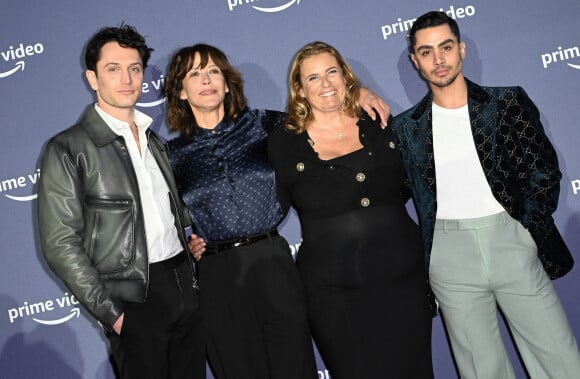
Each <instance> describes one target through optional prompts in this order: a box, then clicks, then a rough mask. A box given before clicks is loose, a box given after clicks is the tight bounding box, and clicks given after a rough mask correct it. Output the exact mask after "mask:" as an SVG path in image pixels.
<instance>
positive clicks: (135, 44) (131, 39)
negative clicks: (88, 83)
mask: <svg viewBox="0 0 580 379" xmlns="http://www.w3.org/2000/svg"><path fill="white" fill-rule="evenodd" d="M109 42H117V43H119V45H121V46H122V47H126V48H131V49H136V50H137V51H138V52H139V56H140V57H141V61H142V62H141V63H143V68H145V67H147V62H149V58H150V57H151V52H152V51H153V49H152V48H150V47H148V46H147V44H146V43H145V38H144V37H143V36H142V35H141V34H139V32H137V29H135V27H133V26H130V25H125V24H121V25H119V26H117V27H115V26H113V27H105V28H102V29H100V30H99V31H97V33H95V35H93V36H92V37H91V39H90V40H89V42H87V46H86V48H85V65H86V68H87V70H91V71H95V72H96V68H97V62H98V61H99V59H100V58H101V49H102V48H103V46H104V45H105V44H106V43H109Z"/></svg>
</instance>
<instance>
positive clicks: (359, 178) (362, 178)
mask: <svg viewBox="0 0 580 379" xmlns="http://www.w3.org/2000/svg"><path fill="white" fill-rule="evenodd" d="M366 178H367V177H366V176H365V174H363V173H362V172H359V173H358V174H356V181H357V182H359V183H362V182H364V181H365V179H366Z"/></svg>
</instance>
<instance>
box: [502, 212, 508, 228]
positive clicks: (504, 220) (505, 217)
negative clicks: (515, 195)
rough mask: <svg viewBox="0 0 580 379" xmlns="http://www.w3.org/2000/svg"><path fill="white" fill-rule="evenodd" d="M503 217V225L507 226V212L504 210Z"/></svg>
mask: <svg viewBox="0 0 580 379" xmlns="http://www.w3.org/2000/svg"><path fill="white" fill-rule="evenodd" d="M501 217H502V218H503V226H507V224H508V218H507V213H506V212H502V213H501Z"/></svg>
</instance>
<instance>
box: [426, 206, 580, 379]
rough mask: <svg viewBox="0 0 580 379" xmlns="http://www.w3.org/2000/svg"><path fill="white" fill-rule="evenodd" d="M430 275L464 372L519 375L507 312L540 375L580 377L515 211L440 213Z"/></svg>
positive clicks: (573, 348) (559, 310)
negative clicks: (445, 216) (508, 342)
mask: <svg viewBox="0 0 580 379" xmlns="http://www.w3.org/2000/svg"><path fill="white" fill-rule="evenodd" d="M429 277H430V280H431V285H432V288H433V292H434V293H435V296H436V298H437V300H438V302H439V307H440V310H441V313H442V316H443V320H444V322H445V325H446V327H447V330H448V332H449V337H450V340H451V346H452V350H453V355H454V357H455V360H456V362H457V365H458V368H459V372H460V375H461V378H469V379H471V378H477V379H504V378H506V379H509V378H515V374H514V370H513V368H512V364H511V362H510V360H509V357H508V354H507V352H506V349H505V345H504V341H503V338H502V336H501V333H500V330H499V324H498V314H497V307H498V306H499V308H500V309H501V310H502V311H503V313H504V316H505V318H506V319H507V323H508V326H509V328H510V330H511V332H512V334H513V336H514V339H515V342H516V345H517V347H518V349H519V352H520V354H521V356H522V358H523V361H524V364H525V366H526V369H527V370H528V373H529V374H530V376H531V378H532V379H540V378H551V379H566V378H569V379H573V378H575V379H578V378H580V354H579V352H578V347H577V343H576V339H575V337H574V334H573V332H572V330H571V328H570V325H569V322H568V319H567V317H566V314H565V312H564V309H563V307H562V305H561V303H560V300H559V298H558V295H557V294H556V292H555V290H554V287H553V286H552V283H551V281H550V279H549V278H548V276H547V275H546V273H545V272H544V269H543V267H542V264H541V262H540V260H539V259H538V257H537V249H536V245H535V243H534V241H533V239H532V237H531V236H530V234H529V232H528V231H527V230H526V229H525V228H524V227H523V226H522V225H521V224H520V223H519V222H517V221H515V220H514V219H512V218H511V217H510V216H509V215H508V214H507V213H499V214H496V215H492V216H486V217H482V218H477V219H464V220H437V222H436V223H435V233H434V239H433V248H432V252H431V261H430V269H429Z"/></svg>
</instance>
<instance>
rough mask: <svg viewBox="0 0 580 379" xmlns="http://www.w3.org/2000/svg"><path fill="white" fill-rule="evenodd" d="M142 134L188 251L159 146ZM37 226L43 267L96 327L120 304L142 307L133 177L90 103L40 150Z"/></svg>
mask: <svg viewBox="0 0 580 379" xmlns="http://www.w3.org/2000/svg"><path fill="white" fill-rule="evenodd" d="M147 133H148V147H149V149H150V150H151V152H152V153H153V155H154V156H155V159H156V160H157V163H158V164H159V168H160V169H161V172H162V173H163V175H164V177H165V180H166V181H167V185H168V187H169V190H170V192H169V197H170V202H171V208H172V212H173V214H174V216H175V227H176V228H177V231H178V235H179V238H180V240H181V242H182V244H183V247H184V251H188V250H187V249H186V240H185V235H184V227H186V226H189V225H190V224H191V221H190V218H189V215H188V214H187V210H186V208H185V207H184V206H183V205H182V202H181V200H180V198H179V195H178V193H177V187H176V185H175V180H174V177H173V173H172V171H171V166H170V165H169V162H168V160H167V156H166V154H165V151H164V146H163V144H162V143H161V141H160V140H159V138H158V137H157V136H156V135H155V133H153V132H152V131H150V130H148V132H147ZM38 223H39V231H40V241H41V244H42V251H43V254H44V256H45V257H46V260H47V261H48V264H49V266H50V267H51V268H52V270H54V272H55V273H56V274H57V276H58V277H59V278H60V279H62V280H63V281H64V283H65V284H66V286H67V287H68V288H69V289H70V290H71V291H72V293H73V294H74V295H75V297H76V298H77V299H78V300H79V301H80V302H81V303H82V304H83V305H84V306H85V307H86V308H87V309H88V310H89V311H90V312H91V313H92V314H93V315H94V316H95V317H96V318H97V319H98V320H99V321H100V322H101V323H102V324H103V326H105V327H111V326H112V325H113V324H114V323H115V321H116V320H117V319H118V318H119V317H120V315H121V314H122V313H123V307H122V300H127V301H135V302H143V301H145V299H146V297H147V284H148V267H149V263H148V256H147V242H146V237H145V226H144V220H143V212H142V208H141V199H140V196H139V187H138V184H137V177H136V174H135V171H134V169H133V165H132V163H131V158H130V156H129V152H128V151H127V147H126V145H125V141H124V139H123V137H120V136H118V135H117V134H115V133H114V132H113V131H112V130H111V129H110V128H109V127H108V126H107V125H106V124H105V122H104V121H103V119H102V118H101V117H100V116H99V114H98V113H97V112H96V110H95V109H94V106H93V105H90V106H89V107H88V108H87V110H86V111H85V113H84V115H83V116H82V118H81V120H80V121H79V122H78V123H77V124H75V125H74V126H72V127H71V128H69V129H67V130H65V131H63V132H61V133H60V134H58V135H57V136H55V137H54V138H52V139H51V140H50V141H49V142H48V144H47V146H46V149H45V152H44V156H43V158H42V164H41V177H40V180H39V187H38ZM184 254H186V255H187V257H188V258H187V259H189V260H191V257H190V254H188V253H184ZM190 263H191V261H190ZM192 278H193V271H192ZM193 281H194V283H195V279H194V278H193Z"/></svg>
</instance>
